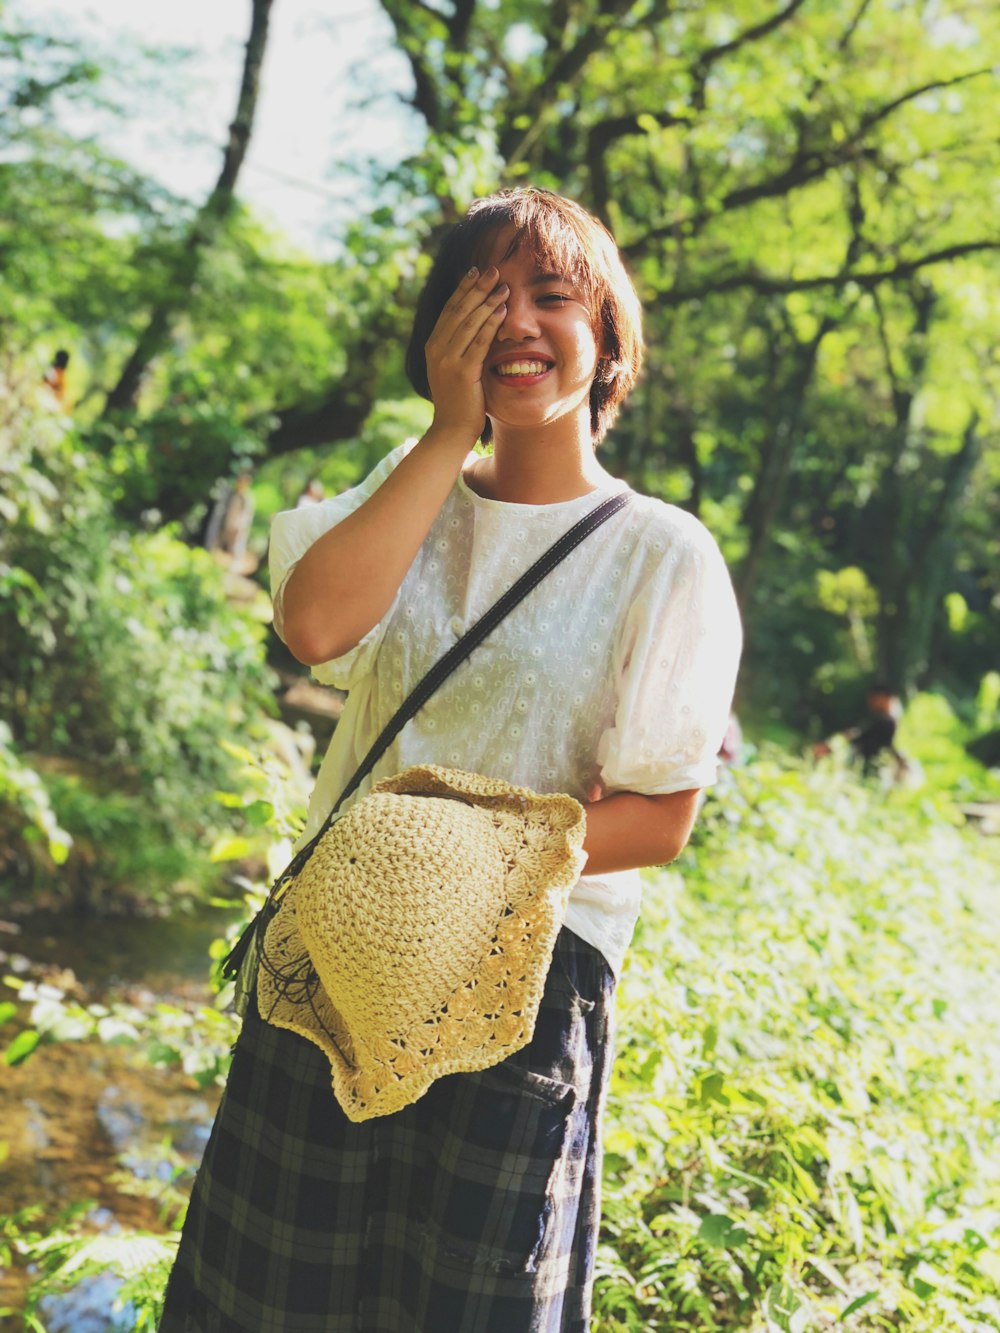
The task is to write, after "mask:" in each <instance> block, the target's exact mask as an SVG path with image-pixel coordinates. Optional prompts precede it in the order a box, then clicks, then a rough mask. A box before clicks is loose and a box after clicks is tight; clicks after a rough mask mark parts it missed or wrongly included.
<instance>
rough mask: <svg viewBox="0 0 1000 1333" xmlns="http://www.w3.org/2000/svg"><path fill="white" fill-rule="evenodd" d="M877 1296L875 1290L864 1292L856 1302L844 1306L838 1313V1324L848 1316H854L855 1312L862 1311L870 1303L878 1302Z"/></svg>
mask: <svg viewBox="0 0 1000 1333" xmlns="http://www.w3.org/2000/svg"><path fill="white" fill-rule="evenodd" d="M878 1296H879V1293H878V1291H877V1290H876V1291H866V1292H865V1294H864V1295H863V1296H859V1297H858V1298H857V1299H856V1300H853V1301H851V1303H850V1305H848V1306H845V1307H844V1309H843V1310H842V1311H841V1312H840V1317H839V1320H838V1323H843V1321H844V1320H845V1319H846V1318H847V1317H848V1315H852V1314H854V1312H855V1311H856V1310H860V1309H862V1308H863V1307H864V1306H866V1305H868V1304H869V1303H870V1302H871V1301H876V1300H878Z"/></svg>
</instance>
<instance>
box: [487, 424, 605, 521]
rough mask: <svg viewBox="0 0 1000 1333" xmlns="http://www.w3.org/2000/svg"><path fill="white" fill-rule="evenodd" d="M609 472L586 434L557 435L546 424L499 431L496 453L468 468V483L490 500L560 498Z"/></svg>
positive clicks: (581, 491)
mask: <svg viewBox="0 0 1000 1333" xmlns="http://www.w3.org/2000/svg"><path fill="white" fill-rule="evenodd" d="M608 479H609V474H608V473H607V472H606V471H605V469H604V468H603V467H602V466H601V464H600V463H599V462H598V461H597V457H596V455H595V453H594V446H593V444H592V443H591V440H590V436H589V433H588V435H587V436H586V437H581V436H579V435H577V436H576V437H574V436H573V435H568V434H567V435H564V436H563V437H562V438H561V439H559V438H555V437H554V436H553V434H552V433H550V432H548V431H546V430H545V429H544V428H541V429H538V430H534V431H531V430H526V431H523V432H521V431H517V432H512V431H508V430H504V431H500V432H497V433H495V435H494V439H493V453H492V455H491V456H490V457H488V458H480V459H479V460H478V461H477V463H476V464H475V466H474V468H473V469H472V470H471V471H469V472H467V473H466V476H465V480H466V483H467V484H468V485H469V486H471V488H472V490H474V491H475V492H476V494H477V495H481V496H483V497H484V498H485V499H487V500H505V501H507V503H509V504H537V505H542V504H558V503H559V502H560V501H562V500H575V499H577V498H578V497H579V496H581V495H587V494H589V492H591V491H593V490H597V489H598V487H600V486H603V485H604V484H605V483H606V482H607V481H608Z"/></svg>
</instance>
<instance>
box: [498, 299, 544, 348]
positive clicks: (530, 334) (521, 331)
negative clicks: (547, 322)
mask: <svg viewBox="0 0 1000 1333" xmlns="http://www.w3.org/2000/svg"><path fill="white" fill-rule="evenodd" d="M537 337H538V317H537V313H536V311H535V303H534V301H532V299H531V296H530V294H529V293H527V292H519V291H517V289H516V288H512V289H511V292H510V295H509V296H508V297H507V314H506V315H505V316H504V321H503V323H502V324H501V325H500V328H499V329H498V330H497V338H498V339H500V341H501V342H504V341H506V342H522V341H523V340H524V339H525V338H537Z"/></svg>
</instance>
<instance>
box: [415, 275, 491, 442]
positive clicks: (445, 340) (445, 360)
mask: <svg viewBox="0 0 1000 1333" xmlns="http://www.w3.org/2000/svg"><path fill="white" fill-rule="evenodd" d="M499 277H500V273H499V271H498V269H497V268H496V266H495V265H491V266H490V268H488V269H487V270H486V272H485V273H480V272H479V270H478V269H470V270H469V272H468V273H467V274H466V275H465V277H464V278H463V279H462V281H461V282H460V283H459V284H458V287H457V288H456V289H455V292H454V294H453V295H452V296H451V297H450V299H449V300H448V302H447V304H446V305H445V307H444V309H443V310H442V311H441V314H440V315H439V316H438V321H437V323H436V324H435V325H434V329H433V331H432V333H431V336H430V337H429V338H428V339H427V343H426V345H425V347H424V355H425V357H426V360H427V383H428V385H429V387H430V391H431V401H432V402H433V404H434V427H436V428H438V429H442V430H447V431H449V432H451V431H454V432H456V433H461V434H462V435H464V436H466V437H467V438H468V440H469V443H470V445H471V444H474V443H475V442H476V440H478V439H479V436H480V434H481V433H482V429H483V423H484V422H485V420H486V394H485V391H484V389H483V368H484V365H485V362H486V354H487V352H488V351H489V350H490V347H491V345H492V343H493V339H494V338H495V337H496V333H497V330H498V329H499V327H500V325H501V324H502V323H503V320H504V315H505V314H506V313H507V307H506V304H505V301H506V298H507V296H508V294H509V291H510V289H509V288H508V286H507V284H506V283H499V284H498V279H499Z"/></svg>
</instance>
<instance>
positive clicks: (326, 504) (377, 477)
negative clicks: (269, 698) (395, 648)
mask: <svg viewBox="0 0 1000 1333" xmlns="http://www.w3.org/2000/svg"><path fill="white" fill-rule="evenodd" d="M414 443H415V441H412V440H408V441H407V442H406V443H405V444H401V445H399V446H398V448H396V449H393V450H392V452H391V453H389V454H386V456H385V458H383V459H382V461H381V462H380V463H379V464H378V466H377V467H376V468H374V469H373V471H372V472H370V473H369V475H368V476H367V477H366V478H365V479H364V481H362V482H361V483H360V484H359V485H357V486H354V487H352V489H351V490H349V491H344V492H343V494H341V495H337V496H334V497H333V498H332V499H330V500H323V501H322V502H321V503H319V504H315V505H308V506H306V507H304V508H302V509H287V510H284V511H283V512H282V513H280V514H275V516H274V519H273V521H272V524H271V543H270V548H269V552H268V561H269V565H270V575H271V600H272V603H273V606H274V628H275V630H276V631H277V633H278V636H279V637H280V638H281V639H282V641H284V637H285V636H284V632H283V631H284V618H283V614H282V596H283V593H284V589H285V584H286V582H287V581H288V576H289V575H290V574H291V572H292V571H293V570H294V568H295V566H296V565H297V564H298V562H299V561H300V560H301V559H302V557H303V555H305V553H306V551H307V550H308V549H309V547H310V546H312V544H313V542H315V541H317V540H318V539H319V538H320V537H322V536H323V534H324V533H325V532H329V531H330V529H331V528H334V527H336V526H337V524H338V523H341V522H342V521H343V520H344V519H345V518H346V517H347V516H348V514H351V513H353V512H354V510H355V509H359V508H360V507H361V505H363V504H364V502H365V501H366V500H367V499H368V498H369V496H371V495H374V493H375V492H376V491H377V490H378V488H379V487H380V486H381V485H382V483H383V481H385V479H386V477H388V476H389V474H390V473H391V472H392V470H393V469H394V468H395V467H396V465H397V464H398V463H399V461H400V460H401V459H402V458H403V457H404V455H405V454H406V453H407V452H408V451H409V450H410V449H411V448H412V447H413V444H414ZM397 595H398V594H397ZM394 607H395V601H394V602H393V605H392V606H390V608H389V609H388V611H386V613H385V615H384V616H383V617H382V619H381V620H380V621H379V623H378V624H377V625H374V626H373V627H372V628H371V629H370V630H369V631H368V633H367V634H366V635H365V636H364V638H363V639H361V640H360V641H359V642H358V643H356V644H355V645H354V647H353V648H351V649H350V650H349V651H348V652H346V653H344V654H343V655H342V656H341V657H337V658H334V659H333V660H332V661H330V662H323V663H320V664H318V665H316V666H314V667H312V674H313V675H314V676H315V677H316V679H317V680H319V681H321V682H322V683H323V684H324V685H335V686H336V687H337V688H338V689H342V690H349V689H351V688H352V686H354V685H355V684H356V683H357V681H358V680H359V679H360V678H361V677H362V676H364V675H365V674H366V673H367V672H368V671H370V670H371V667H372V663H373V662H374V660H375V657H376V655H377V654H378V650H379V647H380V645H381V643H382V638H383V635H384V633H385V626H386V624H387V622H388V620H389V618H390V616H391V615H392V611H393V609H394Z"/></svg>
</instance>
